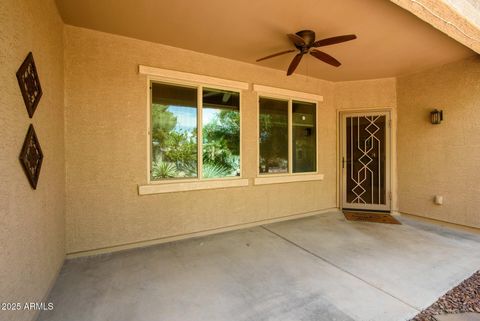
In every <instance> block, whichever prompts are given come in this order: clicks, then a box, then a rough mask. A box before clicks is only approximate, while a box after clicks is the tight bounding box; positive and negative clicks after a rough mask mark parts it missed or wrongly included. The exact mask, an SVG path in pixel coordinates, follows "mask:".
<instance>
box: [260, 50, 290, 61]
mask: <svg viewBox="0 0 480 321" xmlns="http://www.w3.org/2000/svg"><path fill="white" fill-rule="evenodd" d="M294 51H296V50H295V49H290V50H285V51H280V52H277V53H274V54H273V55H269V56H266V57H263V58H260V59H257V62H259V61H262V60H265V59H270V58H273V57H276V56H280V55H284V54H287V53H291V52H294Z"/></svg>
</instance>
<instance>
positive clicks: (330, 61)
mask: <svg viewBox="0 0 480 321" xmlns="http://www.w3.org/2000/svg"><path fill="white" fill-rule="evenodd" d="M310 54H311V55H312V56H314V57H315V58H317V59H320V60H321V61H323V62H326V63H327V64H329V65H332V66H335V67H339V66H340V65H341V63H340V61H338V60H337V59H335V58H333V57H332V56H330V55H329V54H326V53H324V52H323V51H319V50H312V51H310Z"/></svg>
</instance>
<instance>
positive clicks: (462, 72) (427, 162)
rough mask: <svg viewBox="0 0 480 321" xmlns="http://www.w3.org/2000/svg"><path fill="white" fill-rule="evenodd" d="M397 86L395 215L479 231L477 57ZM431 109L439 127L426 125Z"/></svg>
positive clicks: (479, 83) (407, 78)
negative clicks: (437, 200)
mask: <svg viewBox="0 0 480 321" xmlns="http://www.w3.org/2000/svg"><path fill="white" fill-rule="evenodd" d="M397 88H398V164H399V198H400V211H401V212H405V213H410V214H415V215H420V216H425V217H429V218H433V219H438V220H444V221H448V222H452V223H457V224H463V225H468V226H474V227H480V215H479V213H478V209H479V207H480V197H479V193H480V188H479V184H478V182H479V181H480V167H479V164H480V118H479V117H478V113H479V111H480V59H479V58H478V57H476V58H471V59H468V60H465V61H460V62H456V63H452V64H448V65H445V66H442V67H438V68H435V69H432V70H429V71H425V72H421V73H417V74H414V75H410V76H404V77H400V78H399V79H398V83H397ZM435 108H437V109H442V110H443V111H444V121H443V122H442V124H440V125H432V124H431V123H430V122H429V113H430V111H432V110H433V109H435ZM434 195H442V196H444V205H441V206H439V205H435V204H434V203H433V197H434Z"/></svg>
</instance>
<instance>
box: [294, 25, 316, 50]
mask: <svg viewBox="0 0 480 321" xmlns="http://www.w3.org/2000/svg"><path fill="white" fill-rule="evenodd" d="M296 35H297V36H299V37H301V38H302V39H303V40H304V41H305V46H298V45H295V47H297V49H298V50H300V51H302V52H304V51H308V49H310V47H311V46H313V43H314V42H315V32H314V31H313V30H301V31H299V32H297V33H296Z"/></svg>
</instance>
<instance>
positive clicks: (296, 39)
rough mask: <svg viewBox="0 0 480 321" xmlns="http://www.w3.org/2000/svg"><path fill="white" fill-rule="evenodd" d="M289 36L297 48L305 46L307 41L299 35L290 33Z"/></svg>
mask: <svg viewBox="0 0 480 321" xmlns="http://www.w3.org/2000/svg"><path fill="white" fill-rule="evenodd" d="M287 36H288V38H290V40H291V41H292V42H293V43H294V44H295V45H296V46H299V47H303V46H305V40H303V38H302V37H300V36H299V35H296V34H294V33H289V34H288V35H287Z"/></svg>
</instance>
